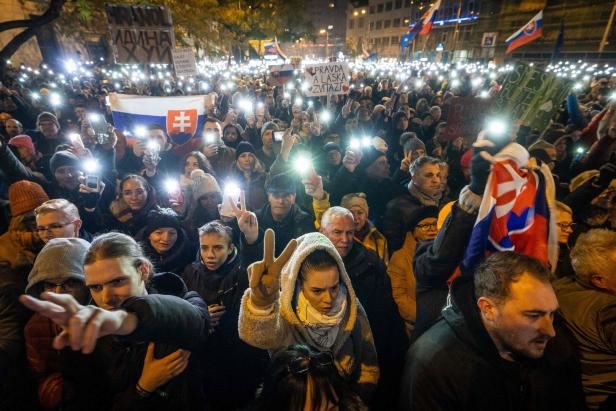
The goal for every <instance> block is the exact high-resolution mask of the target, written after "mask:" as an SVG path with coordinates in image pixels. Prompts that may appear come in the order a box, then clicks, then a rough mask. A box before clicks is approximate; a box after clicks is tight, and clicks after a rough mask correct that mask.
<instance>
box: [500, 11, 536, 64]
mask: <svg viewBox="0 0 616 411" xmlns="http://www.w3.org/2000/svg"><path fill="white" fill-rule="evenodd" d="M541 36H543V10H541V11H540V12H539V13H537V14H536V15H535V17H533V18H532V19H530V21H529V22H528V23H526V24H525V25H524V27H522V28H521V29H520V30H518V31H516V32H515V33H513V34H512V35H511V36H509V38H508V39H507V40H505V44H506V45H507V54H509V53H511V52H512V51H513V50H515V49H517V48H518V47H521V46H523V45H525V44H528V43H530V42H531V41H534V40H537V39H538V38H540V37H541Z"/></svg>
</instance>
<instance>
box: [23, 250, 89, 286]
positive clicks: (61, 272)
mask: <svg viewBox="0 0 616 411" xmlns="http://www.w3.org/2000/svg"><path fill="white" fill-rule="evenodd" d="M89 247H90V243H88V242H87V241H86V240H83V239H81V238H52V239H51V240H49V242H48V243H47V244H45V247H43V249H42V250H41V252H40V253H39V254H38V256H37V257H36V260H35V261H34V266H33V267H32V271H30V275H28V285H27V286H26V292H27V293H29V294H33V293H35V290H32V287H34V286H36V285H37V284H39V283H41V282H42V281H46V280H60V281H62V280H68V279H69V278H74V279H76V280H80V281H82V282H85V277H84V275H83V261H84V259H85V256H86V253H87V251H88V248H89ZM40 291H42V290H40ZM40 291H39V292H40Z"/></svg>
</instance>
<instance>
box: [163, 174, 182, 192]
mask: <svg viewBox="0 0 616 411" xmlns="http://www.w3.org/2000/svg"><path fill="white" fill-rule="evenodd" d="M164 186H165V191H167V193H169V194H172V193H177V192H178V191H180V183H179V182H178V181H177V180H174V179H172V178H168V179H166V180H165V182H164Z"/></svg>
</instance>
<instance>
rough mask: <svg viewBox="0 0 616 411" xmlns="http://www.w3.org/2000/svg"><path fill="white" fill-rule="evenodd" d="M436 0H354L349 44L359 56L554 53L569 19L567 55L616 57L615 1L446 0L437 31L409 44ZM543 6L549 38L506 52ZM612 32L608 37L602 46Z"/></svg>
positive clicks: (532, 56)
mask: <svg viewBox="0 0 616 411" xmlns="http://www.w3.org/2000/svg"><path fill="white" fill-rule="evenodd" d="M432 4H433V2H431V1H417V0H392V1H386V0H364V1H352V2H350V4H349V5H348V7H347V13H346V15H347V36H346V45H347V51H348V52H349V53H350V54H351V55H360V54H362V52H363V51H367V52H369V53H377V55H378V57H380V58H382V57H391V58H413V57H414V58H422V57H423V58H429V59H433V60H437V61H459V60H477V59H482V60H492V59H495V60H497V61H503V60H506V59H510V58H514V59H534V60H537V59H538V60H541V59H543V60H549V59H550V58H551V57H552V54H553V52H554V46H555V44H556V39H557V37H558V35H559V33H560V27H561V22H562V25H563V27H564V42H563V47H562V49H561V57H562V58H570V59H599V58H602V59H614V58H616V36H615V31H614V23H615V22H616V20H615V21H614V22H612V25H611V27H609V28H608V27H607V26H608V21H609V18H610V14H611V11H612V8H613V7H616V6H615V4H616V3H615V2H614V0H593V1H592V4H589V1H587V0H586V1H585V0H567V1H565V0H505V1H498V0H442V2H441V7H440V8H439V10H438V12H437V13H436V17H435V22H434V26H433V29H432V32H431V33H430V35H428V36H418V37H416V38H415V40H414V41H413V42H412V43H411V44H410V46H409V47H408V49H405V50H402V49H401V47H400V39H401V37H402V36H403V35H404V34H406V33H408V32H409V30H410V29H411V27H410V26H412V25H414V24H416V23H417V22H418V21H419V20H420V19H421V16H422V15H423V14H424V13H425V12H426V10H428V8H429V7H430V6H431V5H432ZM591 6H592V7H591ZM539 10H543V38H542V39H539V40H537V41H535V42H533V43H531V44H528V45H525V46H523V47H521V48H519V49H517V50H515V51H514V52H513V53H512V54H511V55H507V54H505V50H506V46H505V40H506V39H507V38H508V37H509V36H510V35H511V34H513V33H515V32H516V31H517V30H518V29H520V28H522V27H523V26H524V25H525V24H526V23H527V22H528V21H529V20H530V19H531V18H532V17H533V16H534V15H535V14H536V13H537V12H538V11H539ZM606 28H607V30H606ZM604 34H607V37H606V43H605V44H604V50H603V52H602V53H599V51H598V50H599V45H600V44H601V41H602V38H603V36H604Z"/></svg>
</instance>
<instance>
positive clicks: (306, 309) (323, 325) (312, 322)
mask: <svg viewBox="0 0 616 411" xmlns="http://www.w3.org/2000/svg"><path fill="white" fill-rule="evenodd" d="M346 307H347V292H346V288H345V287H342V286H341V287H340V292H338V296H337V297H336V301H334V305H333V306H332V308H331V309H330V310H329V312H328V313H326V314H322V313H321V312H319V311H318V310H317V309H316V308H314V307H313V306H312V305H310V303H309V302H308V300H307V299H306V297H305V296H304V293H303V291H301V290H300V292H299V296H298V298H297V310H296V311H297V317H298V318H299V320H300V321H301V322H302V324H303V325H304V326H305V327H306V330H308V334H310V337H311V338H312V340H313V342H314V343H315V344H316V345H317V346H318V348H320V349H323V350H329V349H331V347H332V346H333V345H334V342H335V341H336V337H337V336H338V330H339V329H340V323H341V322H342V319H343V318H344V315H345V314H346Z"/></svg>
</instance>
